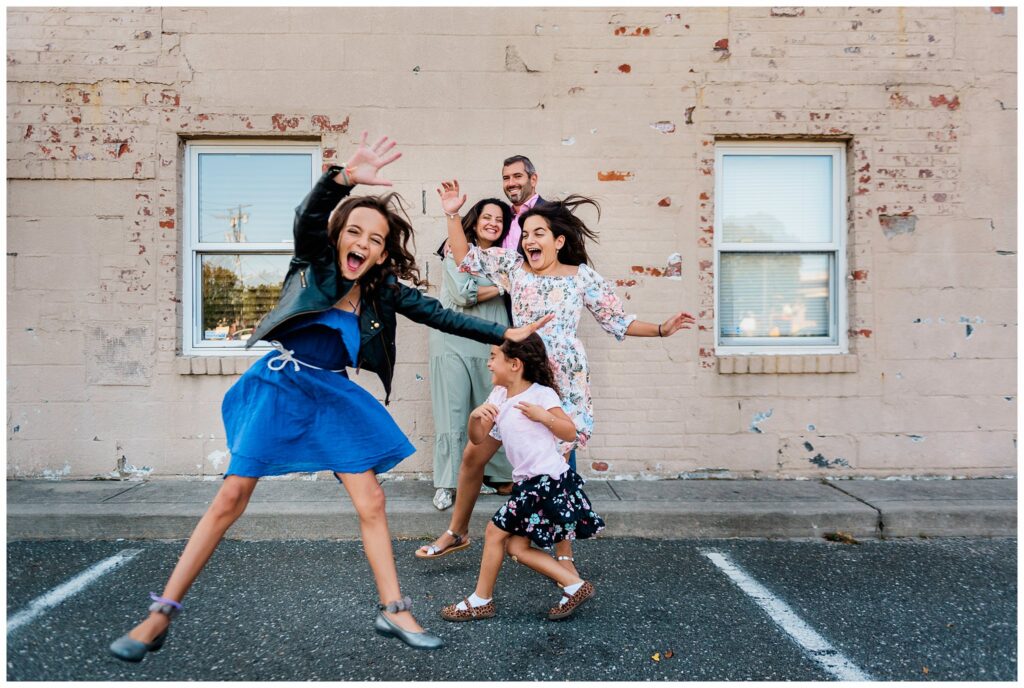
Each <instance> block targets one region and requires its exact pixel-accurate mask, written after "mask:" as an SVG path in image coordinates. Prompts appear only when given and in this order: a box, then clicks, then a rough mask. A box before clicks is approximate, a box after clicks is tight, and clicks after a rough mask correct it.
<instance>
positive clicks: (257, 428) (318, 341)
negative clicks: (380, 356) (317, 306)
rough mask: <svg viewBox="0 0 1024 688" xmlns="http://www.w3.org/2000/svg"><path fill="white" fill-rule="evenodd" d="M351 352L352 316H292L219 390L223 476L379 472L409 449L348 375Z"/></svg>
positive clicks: (354, 344)
mask: <svg viewBox="0 0 1024 688" xmlns="http://www.w3.org/2000/svg"><path fill="white" fill-rule="evenodd" d="M358 355H359V318H358V316H356V315H355V314H353V313H349V312H347V311H342V310H340V309H337V308H328V309H327V310H326V311H323V312H320V313H312V314H310V315H308V316H300V317H298V318H296V322H295V323H294V324H293V325H292V326H291V327H289V328H288V329H287V330H285V331H284V332H282V333H280V334H279V335H278V337H277V340H276V343H275V350H273V351H270V352H269V353H267V354H266V355H265V356H263V358H261V359H259V360H258V361H256V362H255V363H254V364H253V365H252V366H251V367H250V368H249V370H247V371H246V372H245V374H244V375H242V377H241V378H239V380H238V381H237V382H236V383H235V384H234V385H232V386H231V389H229V390H228V392H227V394H225V395H224V402H223V404H222V405H221V414H222V416H223V418H224V428H225V430H226V431H227V439H228V449H229V450H230V451H231V463H230V465H229V466H228V469H227V471H226V472H225V473H224V475H225V477H227V476H229V475H239V476H245V477H251V478H259V477H263V476H267V475H282V474H284V473H295V472H304V473H305V472H309V473H312V472H316V471H335V472H337V473H362V472H364V471H367V470H371V469H372V470H373V471H374V472H375V473H383V472H384V471H388V470H390V469H392V468H394V467H395V466H396V465H398V463H399V462H400V461H402V459H404V458H406V457H408V456H410V455H411V454H412V453H413V452H414V451H416V450H415V448H414V447H413V446H412V444H411V443H410V442H409V440H408V439H407V438H406V436H405V433H403V432H402V430H401V428H399V427H398V425H397V424H396V423H395V421H394V419H393V418H392V417H391V414H389V413H388V412H387V410H386V409H385V408H384V406H383V405H381V403H380V402H379V401H377V399H375V398H374V397H373V395H371V394H370V393H369V392H367V391H366V390H364V389H363V388H362V387H360V386H359V385H357V384H356V383H354V382H352V381H351V380H350V379H349V378H348V374H347V373H346V372H345V367H346V366H351V365H355V361H356V360H357V357H358Z"/></svg>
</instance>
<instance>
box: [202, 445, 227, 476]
mask: <svg viewBox="0 0 1024 688" xmlns="http://www.w3.org/2000/svg"><path fill="white" fill-rule="evenodd" d="M227 458H228V453H227V452H226V451H223V450H220V449H216V450H214V451H212V452H210V453H209V454H207V455H206V460H207V461H209V462H210V465H211V466H213V470H214V471H220V465H221V464H222V463H224V460H225V459H227Z"/></svg>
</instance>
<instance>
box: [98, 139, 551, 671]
mask: <svg viewBox="0 0 1024 688" xmlns="http://www.w3.org/2000/svg"><path fill="white" fill-rule="evenodd" d="M366 140H367V139H366V133H365V132H364V133H363V137H362V141H361V142H360V145H359V148H358V149H357V150H356V152H355V154H353V156H352V157H351V158H350V159H349V161H348V162H347V163H346V165H345V167H344V168H340V167H332V168H330V169H328V170H327V172H326V173H325V174H324V175H323V177H321V178H320V180H319V181H318V182H317V184H316V186H314V188H313V190H312V191H311V192H310V193H309V195H308V196H306V198H305V199H304V200H303V202H302V204H300V205H299V207H298V208H297V209H296V219H295V228H294V234H295V256H294V257H293V258H292V261H291V264H290V265H289V269H288V274H287V276H286V277H285V281H284V285H283V286H282V289H281V296H280V298H279V300H278V303H277V305H276V306H275V307H274V309H273V310H272V311H271V312H270V313H268V314H267V315H266V316H265V317H264V318H263V319H262V320H261V321H260V323H259V324H258V325H257V327H256V329H255V331H254V332H253V335H252V337H251V338H250V340H249V342H248V344H247V346H252V345H253V344H254V343H255V342H256V341H259V340H266V341H269V342H270V343H271V345H272V347H273V350H272V351H270V352H268V353H267V354H266V355H265V356H263V358H261V359H260V360H258V361H257V362H256V363H254V364H253V366H252V367H251V368H250V369H249V370H248V371H247V372H246V373H245V374H244V375H243V376H242V377H241V378H240V379H239V380H238V381H237V382H236V383H235V384H234V385H233V386H232V387H231V389H230V390H228V392H227V394H226V395H225V397H224V403H223V407H222V413H223V417H224V426H225V429H226V430H227V439H228V447H229V448H230V450H231V463H230V465H229V466H228V470H227V471H226V473H225V476H224V482H223V484H222V485H221V488H220V490H219V491H218V493H217V496H216V497H215V498H214V500H213V503H212V504H211V505H210V507H209V508H208V509H207V511H206V514H205V515H204V516H203V518H202V519H201V520H200V521H199V524H198V525H197V526H196V529H195V530H194V531H193V533H192V537H191V538H189V541H188V543H187V544H186V545H185V549H184V551H183V552H182V554H181V558H180V559H179V560H178V563H177V565H176V566H175V568H174V571H173V572H172V573H171V577H170V579H169V580H168V581H167V584H166V585H165V586H164V589H163V592H162V594H160V595H157V594H156V593H150V598H151V599H152V600H153V604H152V605H150V607H149V610H150V614H149V616H148V617H147V618H146V619H145V620H143V621H142V622H141V623H140V624H138V625H137V626H136V627H135V628H133V629H132V630H131V631H129V632H128V633H127V634H126V635H124V636H122V637H120V638H118V639H117V640H116V641H114V642H113V643H112V644H111V646H110V651H111V653H112V654H113V655H114V656H115V657H117V658H119V659H122V660H125V661H130V662H138V661H141V660H142V659H143V657H145V655H146V654H147V653H148V652H154V651H156V650H158V649H160V648H161V647H162V646H163V643H164V640H165V639H166V637H167V629H168V626H169V625H170V622H171V619H172V618H173V617H174V616H176V615H177V614H178V612H180V611H181V608H182V607H181V600H182V598H183V597H184V596H185V593H186V592H188V589H189V587H191V585H192V583H193V582H194V581H195V579H196V577H197V576H198V575H199V572H200V571H202V569H203V567H204V566H205V565H206V562H207V561H208V560H209V558H210V556H211V555H212V554H213V551H214V550H215V549H216V548H217V545H218V544H219V543H220V541H221V539H222V538H223V536H224V533H225V532H226V531H227V529H228V528H229V527H230V526H231V524H233V523H234V522H235V521H236V520H237V519H238V518H239V517H240V516H241V515H242V513H243V512H244V511H245V508H246V505H247V504H248V502H249V498H250V496H251V495H252V492H253V490H254V489H255V487H256V483H257V481H258V480H259V478H261V477H263V476H267V475H281V474H284V473H292V472H296V471H303V472H307V471H308V472H313V471H322V470H329V471H333V472H334V474H335V477H336V478H337V479H338V480H339V481H341V483H342V484H343V485H344V486H345V489H346V491H347V492H348V494H349V497H350V498H351V499H352V503H353V505H354V506H355V508H356V511H357V513H358V514H359V524H360V531H361V534H362V540H363V548H364V551H365V552H366V558H367V559H368V560H369V563H370V568H371V570H372V571H373V576H374V580H375V582H376V584H377V590H378V593H379V596H380V604H379V609H380V613H378V615H377V617H376V619H375V621H374V628H375V629H376V631H377V632H378V633H380V634H381V635H383V636H386V637H395V638H399V639H400V640H402V641H403V642H405V643H406V644H407V645H410V646H412V647H416V648H421V649H437V648H439V647H441V646H442V645H443V642H442V641H441V639H440V638H438V637H437V636H435V635H433V634H431V633H428V632H426V631H424V630H423V628H422V627H421V626H420V625H419V624H418V623H417V622H416V619H415V618H414V617H413V616H412V614H411V612H410V611H409V610H410V607H411V604H412V601H411V600H410V599H409V598H408V597H403V596H402V594H401V592H400V588H399V585H398V573H397V571H396V568H395V558H394V554H393V552H392V548H391V535H390V532H389V531H388V524H387V516H386V514H385V510H384V492H383V490H382V489H381V487H380V485H379V484H378V482H377V479H376V474H377V473H381V472H383V471H387V470H389V469H391V468H393V467H394V466H395V465H396V464H398V463H399V462H400V461H401V460H402V459H404V458H406V457H407V456H409V455H410V454H412V453H413V451H414V449H413V446H412V445H411V444H410V443H409V441H408V439H406V437H405V435H404V433H403V432H402V431H401V429H400V428H399V427H398V426H397V425H396V424H395V422H394V420H393V419H392V418H391V415H390V414H389V413H388V412H387V410H385V408H384V407H383V406H382V405H381V404H380V402H378V401H377V400H376V399H375V398H374V397H373V396H372V395H371V394H369V393H368V392H366V391H365V390H364V389H363V388H361V387H359V386H358V385H356V384H355V383H354V382H352V381H351V380H349V379H348V374H347V373H346V368H348V367H355V368H356V369H357V371H358V370H359V369H365V370H369V371H372V372H375V373H377V375H378V376H379V377H380V379H381V382H382V383H383V385H384V391H385V395H386V396H385V403H387V402H388V400H389V398H390V393H391V380H392V377H393V374H394V361H395V351H396V350H395V327H396V322H395V316H396V314H397V313H401V314H402V315H405V316H406V317H408V318H410V319H411V320H414V321H416V322H419V323H423V324H426V325H429V326H430V327H433V328H435V329H439V330H442V331H444V332H448V333H451V334H456V335H459V336H462V337H468V338H470V339H475V340H477V341H482V342H487V343H490V344H498V343H501V342H502V341H504V340H505V339H506V338H507V339H510V340H512V341H521V340H522V339H524V338H526V337H527V336H528V335H529V334H531V333H532V332H534V331H535V330H537V329H538V328H539V327H542V326H543V325H545V324H546V323H547V322H548V321H549V320H550V318H546V319H542V320H539V321H537V322H535V323H532V324H530V325H527V326H524V327H517V328H507V327H504V326H500V325H497V324H496V323H492V322H488V321H485V320H480V319H478V318H473V317H470V316H466V315H463V314H461V313H456V312H453V311H449V310H447V309H445V308H443V307H441V305H440V304H439V303H438V302H437V301H436V300H435V299H432V298H430V297H427V296H424V295H423V294H421V293H420V292H419V291H418V290H417V289H415V288H412V287H408V286H406V285H404V284H401V283H400V282H399V281H398V280H399V279H405V280H409V281H411V282H413V284H414V285H419V284H422V280H420V278H419V271H418V270H417V267H416V262H415V258H414V257H413V255H412V253H411V252H410V251H409V241H410V240H411V239H412V233H413V232H412V226H411V225H410V223H409V221H408V219H407V217H406V216H405V213H404V211H403V210H402V208H401V203H400V202H399V201H397V200H396V199H397V197H396V196H395V195H394V194H387V195H385V196H382V197H375V196H359V197H348V198H346V196H348V195H349V192H350V191H351V189H352V187H353V186H354V185H355V184H367V185H373V186H391V182H390V181H388V180H387V179H384V178H382V177H381V176H380V175H379V170H380V168H382V167H384V166H385V165H387V164H389V163H391V162H394V161H395V160H397V159H398V158H399V157H400V156H401V154H400V153H398V152H391V149H392V148H393V147H394V145H395V144H394V142H388V139H387V137H383V138H381V139H380V140H379V141H377V143H376V144H374V146H373V147H372V148H371V147H369V146H367V144H366Z"/></svg>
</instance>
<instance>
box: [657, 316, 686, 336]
mask: <svg viewBox="0 0 1024 688" xmlns="http://www.w3.org/2000/svg"><path fill="white" fill-rule="evenodd" d="M693 322H694V320H693V316H692V315H690V314H689V313H676V314H675V315H673V316H672V317H671V318H669V319H668V320H666V321H665V322H663V323H661V336H662V337H671V336H672V335H674V334H675V333H676V332H678V331H679V330H682V329H687V330H688V329H690V325H692V324H693Z"/></svg>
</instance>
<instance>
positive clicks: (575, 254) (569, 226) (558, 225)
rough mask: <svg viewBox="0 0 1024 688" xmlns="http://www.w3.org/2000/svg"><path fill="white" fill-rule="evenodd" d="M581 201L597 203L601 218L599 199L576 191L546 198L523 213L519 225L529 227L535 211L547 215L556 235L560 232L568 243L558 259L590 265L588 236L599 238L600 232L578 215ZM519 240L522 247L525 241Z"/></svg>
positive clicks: (595, 205) (596, 208)
mask: <svg viewBox="0 0 1024 688" xmlns="http://www.w3.org/2000/svg"><path fill="white" fill-rule="evenodd" d="M581 205H590V206H593V207H594V209H595V210H597V219H598V220H600V219H601V206H600V205H598V203H597V201H595V200H594V199H593V198H587V197H586V196H580V195H579V194H573V195H571V196H566V197H565V198H564V199H562V200H561V201H557V200H556V201H549V200H547V199H545V200H544V202H543V203H538V204H537V205H535V206H533V207H532V208H531V209H530V210H527V211H526V212H525V213H523V216H522V217H521V218H519V226H520V227H525V226H526V221H527V220H528V219H530V218H531V217H533V216H534V215H539V216H540V217H543V218H544V219H545V220H546V221H547V225H548V228H549V229H550V230H551V233H552V234H553V235H554V237H555V238H556V239H557V238H558V237H560V236H564V237H565V244H563V245H562V248H561V249H559V251H558V261H559V262H560V263H564V264H565V265H584V264H586V265H590V256H588V255H587V239H590V240H591V241H597V232H595V231H594V230H592V229H590V228H589V227H587V225H586V223H585V222H583V220H581V219H580V218H578V217H576V215H575V212H576V209H577V208H579V207H580V206H581ZM519 243H520V247H521V246H522V241H520V242H519Z"/></svg>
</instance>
